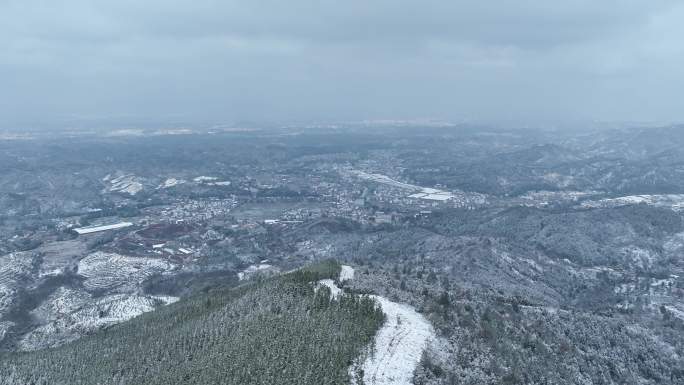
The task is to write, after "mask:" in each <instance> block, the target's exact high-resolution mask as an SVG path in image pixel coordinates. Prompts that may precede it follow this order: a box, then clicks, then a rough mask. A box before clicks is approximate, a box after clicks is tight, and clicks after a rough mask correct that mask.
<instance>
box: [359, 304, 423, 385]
mask: <svg viewBox="0 0 684 385" xmlns="http://www.w3.org/2000/svg"><path fill="white" fill-rule="evenodd" d="M371 297H372V298H373V299H375V300H376V301H377V302H378V303H379V304H380V306H381V307H382V311H383V312H384V313H385V316H386V317H387V320H386V321H385V324H384V325H383V326H382V328H381V329H380V331H378V334H376V336H375V346H374V348H373V351H372V352H370V353H368V354H367V357H366V358H365V361H364V362H363V364H362V365H361V366H360V367H361V368H362V369H363V383H364V384H365V385H390V384H391V385H410V384H412V383H413V381H412V379H413V372H414V371H415V370H416V367H417V366H418V364H419V363H420V358H421V356H422V354H423V350H425V348H427V345H428V343H429V342H430V340H433V339H435V338H436V336H435V332H434V329H433V328H432V325H431V324H430V323H429V322H428V321H427V320H426V319H425V317H423V315H421V314H419V313H418V312H416V310H415V309H414V308H412V307H411V306H408V305H405V304H399V303H396V302H392V301H390V300H388V299H387V298H384V297H380V296H371Z"/></svg>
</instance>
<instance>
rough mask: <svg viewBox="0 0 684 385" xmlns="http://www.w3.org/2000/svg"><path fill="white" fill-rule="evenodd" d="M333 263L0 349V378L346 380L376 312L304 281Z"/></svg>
mask: <svg viewBox="0 0 684 385" xmlns="http://www.w3.org/2000/svg"><path fill="white" fill-rule="evenodd" d="M339 270H340V266H339V265H338V264H337V263H335V262H325V263H322V264H319V265H315V266H313V267H309V268H307V269H304V270H300V271H296V272H293V273H289V274H286V275H283V276H279V277H276V278H271V279H262V280H257V281H255V282H253V283H249V284H246V285H242V286H240V287H238V288H235V289H216V290H214V291H210V292H208V293H206V294H202V295H198V296H194V297H191V298H188V299H187V300H183V301H181V302H179V303H176V304H174V305H171V306H168V307H165V308H162V309H160V310H159V311H156V312H152V313H148V314H145V315H143V316H140V317H138V318H136V319H133V320H132V321H130V322H128V323H124V324H121V325H118V326H115V327H112V328H109V329H107V330H104V331H102V332H100V333H97V334H95V335H92V336H90V337H86V338H83V339H81V340H79V341H77V342H75V343H72V344H69V345H65V346H63V347H60V348H56V349H47V350H43V351H38V352H33V353H22V354H15V355H7V356H4V357H0V384H2V385H10V384H11V385H26V384H35V385H43V384H44V385H57V384H68V385H73V384H136V385H137V384H165V385H169V384H197V385H199V384H240V385H247V384H297V385H302V384H316V385H323V384H347V383H349V380H350V379H349V375H348V368H349V366H350V363H351V362H352V361H353V360H354V359H355V358H356V357H357V356H358V355H359V353H360V350H361V349H362V347H364V346H365V345H367V344H368V343H369V342H370V341H371V339H372V338H373V335H374V334H375V332H376V330H377V329H378V328H379V327H380V325H381V324H382V323H383V322H384V315H383V314H382V312H381V311H380V310H379V309H378V308H377V307H376V304H375V302H374V301H373V300H371V299H368V298H366V297H359V296H356V297H355V296H352V295H342V296H340V297H339V298H338V299H331V296H330V292H329V290H328V289H327V288H324V287H323V288H321V289H320V290H314V289H315V282H316V281H317V280H319V279H322V278H333V277H336V276H337V275H338V273H339Z"/></svg>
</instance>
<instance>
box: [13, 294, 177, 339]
mask: <svg viewBox="0 0 684 385" xmlns="http://www.w3.org/2000/svg"><path fill="white" fill-rule="evenodd" d="M176 301H178V298H177V297H166V296H149V295H136V294H115V295H109V296H105V297H102V298H98V299H95V300H92V299H91V297H90V294H88V293H86V292H83V291H80V290H74V289H67V288H63V287H62V288H59V289H58V290H57V291H56V292H55V293H54V294H53V295H51V296H50V297H49V298H48V299H47V300H46V301H45V302H43V303H42V304H41V305H40V306H39V307H38V308H37V309H35V310H34V311H33V312H32V315H34V316H35V317H37V318H39V319H43V320H46V321H47V323H46V324H45V325H43V326H40V327H38V328H36V329H34V330H32V331H31V332H30V333H28V334H26V335H25V336H24V337H23V338H22V339H21V341H20V342H19V347H20V349H21V350H24V351H30V350H37V349H44V348H48V347H54V346H59V345H62V344H64V343H67V342H70V341H73V340H76V339H78V338H80V337H81V336H83V335H85V334H88V333H91V332H94V331H96V330H98V329H100V328H102V327H106V326H110V325H114V324H117V323H121V322H124V321H127V320H129V319H131V318H134V317H137V316H139V315H141V314H143V313H146V312H150V311H152V310H154V309H155V308H156V307H158V306H163V305H168V304H170V303H173V302H176Z"/></svg>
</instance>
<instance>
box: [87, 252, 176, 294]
mask: <svg viewBox="0 0 684 385" xmlns="http://www.w3.org/2000/svg"><path fill="white" fill-rule="evenodd" d="M171 269H173V265H172V264H171V263H169V262H167V261H165V260H161V259H155V258H140V257H129V256H124V255H119V254H114V253H104V252H99V251H98V252H95V253H92V254H90V255H88V256H87V257H85V258H83V259H82V260H81V261H80V262H79V263H78V274H79V275H81V276H83V277H85V278H86V280H85V282H83V286H84V287H85V288H86V289H88V290H97V289H114V288H116V287H118V286H122V287H123V286H130V289H131V290H134V289H135V287H136V285H137V284H138V283H139V282H141V281H143V280H145V279H146V278H148V277H150V276H152V275H154V274H158V273H163V272H165V271H169V270H171ZM121 289H123V288H120V290H121Z"/></svg>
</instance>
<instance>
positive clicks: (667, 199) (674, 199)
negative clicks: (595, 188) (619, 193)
mask: <svg viewBox="0 0 684 385" xmlns="http://www.w3.org/2000/svg"><path fill="white" fill-rule="evenodd" d="M638 204H646V205H649V206H654V207H664V208H669V209H671V210H674V211H683V210H684V194H663V195H629V196H624V197H618V198H610V199H601V200H597V201H587V202H582V207H584V208H605V207H608V208H611V207H619V206H629V205H638Z"/></svg>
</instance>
